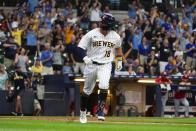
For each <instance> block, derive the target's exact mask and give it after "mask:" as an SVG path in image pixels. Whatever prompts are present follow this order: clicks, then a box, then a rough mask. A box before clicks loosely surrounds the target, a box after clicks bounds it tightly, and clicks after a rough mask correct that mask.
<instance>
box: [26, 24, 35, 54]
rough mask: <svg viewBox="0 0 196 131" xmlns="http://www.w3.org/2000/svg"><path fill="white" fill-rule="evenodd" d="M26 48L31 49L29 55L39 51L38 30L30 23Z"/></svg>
mask: <svg viewBox="0 0 196 131" xmlns="http://www.w3.org/2000/svg"><path fill="white" fill-rule="evenodd" d="M26 39H27V43H26V49H27V50H28V51H29V54H28V55H29V56H34V55H35V54H36V52H37V36H36V32H35V30H34V29H33V25H29V28H28V29H27V31H26Z"/></svg>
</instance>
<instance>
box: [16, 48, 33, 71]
mask: <svg viewBox="0 0 196 131" xmlns="http://www.w3.org/2000/svg"><path fill="white" fill-rule="evenodd" d="M28 64H29V58H28V52H27V51H26V50H25V49H24V48H23V47H21V48H19V51H18V53H16V56H15V60H14V65H15V66H19V67H20V68H21V72H22V73H24V74H25V75H27V68H28Z"/></svg>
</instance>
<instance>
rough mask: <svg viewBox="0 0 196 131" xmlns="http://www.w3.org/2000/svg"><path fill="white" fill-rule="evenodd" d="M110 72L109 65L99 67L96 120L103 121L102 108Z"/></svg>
mask: <svg viewBox="0 0 196 131" xmlns="http://www.w3.org/2000/svg"><path fill="white" fill-rule="evenodd" d="M111 70H112V66H111V64H105V65H103V66H100V67H99V69H98V79H99V89H100V92H99V95H98V107H97V108H98V109H97V114H98V120H105V117H104V107H105V102H106V99H107V93H108V88H109V80H110V76H111Z"/></svg>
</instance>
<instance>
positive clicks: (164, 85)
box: [155, 71, 172, 117]
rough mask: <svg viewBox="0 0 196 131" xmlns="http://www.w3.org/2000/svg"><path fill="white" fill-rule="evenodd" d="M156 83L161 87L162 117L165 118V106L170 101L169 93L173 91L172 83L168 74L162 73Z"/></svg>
mask: <svg viewBox="0 0 196 131" xmlns="http://www.w3.org/2000/svg"><path fill="white" fill-rule="evenodd" d="M155 81H156V83H157V84H159V85H160V88H161V103H162V108H161V117H164V112H165V106H166V102H167V100H168V92H169V90H171V86H170V85H171V84H172V81H171V80H170V79H169V78H168V77H167V72H165V71H164V72H162V73H161V76H160V78H157V79H156V80H155Z"/></svg>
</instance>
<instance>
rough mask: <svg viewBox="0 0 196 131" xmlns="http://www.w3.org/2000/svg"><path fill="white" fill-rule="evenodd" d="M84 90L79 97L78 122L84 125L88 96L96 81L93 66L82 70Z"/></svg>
mask: <svg viewBox="0 0 196 131" xmlns="http://www.w3.org/2000/svg"><path fill="white" fill-rule="evenodd" d="M84 78H85V82H84V88H83V92H82V93H81V96H80V110H81V111H80V122H81V123H86V122H87V118H86V108H87V104H88V103H87V102H88V98H89V95H90V94H91V93H92V91H93V88H94V86H95V84H96V79H97V72H96V67H95V66H94V65H87V66H86V67H85V70H84Z"/></svg>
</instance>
